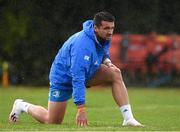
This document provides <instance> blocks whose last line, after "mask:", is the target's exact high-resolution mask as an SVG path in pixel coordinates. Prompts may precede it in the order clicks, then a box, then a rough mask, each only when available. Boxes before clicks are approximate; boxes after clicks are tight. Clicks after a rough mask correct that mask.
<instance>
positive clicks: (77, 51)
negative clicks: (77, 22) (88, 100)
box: [49, 20, 110, 105]
mask: <svg viewBox="0 0 180 132" xmlns="http://www.w3.org/2000/svg"><path fill="white" fill-rule="evenodd" d="M109 44H110V41H105V42H104V43H103V44H102V43H101V44H100V43H99V42H98V40H97V38H96V35H95V32H94V28H93V21H92V20H88V21H86V22H84V23H83V30H82V31H80V32H78V33H75V34H74V35H72V36H71V37H70V38H69V39H68V40H67V41H66V42H65V43H64V45H63V46H62V48H61V49H60V50H59V52H58V54H57V55H56V57H55V60H54V62H53V63H52V66H51V70H50V75H49V79H50V84H51V85H54V86H55V87H56V88H57V89H63V90H66V89H67V90H68V89H73V94H72V95H73V99H74V103H75V104H76V105H81V104H84V103H85V92H86V86H85V85H86V82H87V81H89V80H90V79H91V78H92V77H93V75H94V74H95V73H96V71H97V70H98V68H99V67H100V65H101V63H102V62H103V60H104V59H105V58H109V52H108V49H109V46H110V45H109Z"/></svg>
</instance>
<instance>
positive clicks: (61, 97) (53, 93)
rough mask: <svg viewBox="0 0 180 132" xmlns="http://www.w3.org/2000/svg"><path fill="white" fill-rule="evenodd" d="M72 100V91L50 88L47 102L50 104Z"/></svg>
mask: <svg viewBox="0 0 180 132" xmlns="http://www.w3.org/2000/svg"><path fill="white" fill-rule="evenodd" d="M70 98H72V90H71V89H68V90H62V89H57V88H56V89H55V88H51V87H50V90H49V101H52V102H64V101H67V100H69V99H70Z"/></svg>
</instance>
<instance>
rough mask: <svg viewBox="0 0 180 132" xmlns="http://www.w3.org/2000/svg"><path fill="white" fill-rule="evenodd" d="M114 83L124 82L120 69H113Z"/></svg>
mask: <svg viewBox="0 0 180 132" xmlns="http://www.w3.org/2000/svg"><path fill="white" fill-rule="evenodd" d="M112 81H123V79H122V74H121V70H120V69H118V68H113V69H112Z"/></svg>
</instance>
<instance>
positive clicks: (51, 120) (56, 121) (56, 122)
mask: <svg viewBox="0 0 180 132" xmlns="http://www.w3.org/2000/svg"><path fill="white" fill-rule="evenodd" d="M44 123H45V124H61V123H62V120H60V119H49V118H48V119H47V120H46V121H45V122H44Z"/></svg>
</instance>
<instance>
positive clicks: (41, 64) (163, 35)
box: [0, 0, 180, 87]
mask: <svg viewBox="0 0 180 132" xmlns="http://www.w3.org/2000/svg"><path fill="white" fill-rule="evenodd" d="M179 5H180V1H179V0H173V1H171V0H151V1H145V0H135V1H130V0H126V1H125V0H88V1H87V0H82V1H77V0H76V1H75V0H52V1H50V0H0V79H1V80H2V81H1V82H2V83H1V84H3V86H7V85H9V84H10V85H32V86H37V85H38V86H44V85H48V74H49V70H50V66H51V63H52V61H53V59H54V57H55V55H56V53H57V52H58V50H59V48H61V46H62V44H63V42H64V41H65V40H66V39H67V38H68V37H69V36H70V35H72V34H73V33H75V32H78V31H80V30H81V29H82V23H83V22H84V21H86V20H87V19H92V18H93V16H94V14H95V13H96V12H99V11H104V10H105V11H109V12H111V13H112V14H113V15H114V16H115V17H116V29H115V32H114V36H113V38H112V42H111V48H110V55H111V59H112V61H113V63H114V64H115V65H116V66H118V67H119V68H121V70H122V73H123V76H124V81H125V82H126V84H127V85H128V86H147V87H160V86H180V81H179V77H180V36H179V33H180V6H179Z"/></svg>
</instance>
